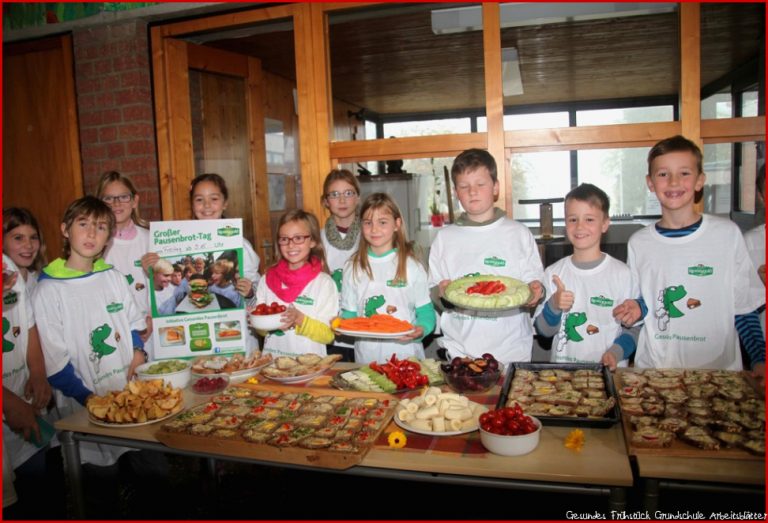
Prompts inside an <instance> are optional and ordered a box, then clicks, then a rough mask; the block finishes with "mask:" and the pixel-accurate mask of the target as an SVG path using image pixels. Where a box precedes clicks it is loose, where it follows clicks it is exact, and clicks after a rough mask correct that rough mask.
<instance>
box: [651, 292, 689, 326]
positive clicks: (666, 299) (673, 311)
mask: <svg viewBox="0 0 768 523" xmlns="http://www.w3.org/2000/svg"><path fill="white" fill-rule="evenodd" d="M687 294H688V292H687V291H686V290H685V287H683V286H682V285H672V286H670V287H667V288H666V289H662V290H660V291H659V298H658V302H659V306H658V308H657V309H656V311H655V313H654V316H655V317H656V319H657V320H658V325H659V330H660V331H665V330H667V328H668V327H669V320H670V319H672V318H682V317H683V316H685V314H683V312H682V311H681V310H680V309H678V308H677V306H676V305H675V302H676V301H678V300H682V299H683V298H684V297H685V296H686V295H687Z"/></svg>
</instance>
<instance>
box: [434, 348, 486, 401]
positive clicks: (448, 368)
mask: <svg viewBox="0 0 768 523" xmlns="http://www.w3.org/2000/svg"><path fill="white" fill-rule="evenodd" d="M440 372H441V373H442V375H443V379H445V382H446V383H448V385H450V386H451V388H452V389H453V390H455V391H456V392H485V391H486V390H488V389H490V388H491V387H493V386H494V385H495V384H496V383H497V382H498V381H499V376H501V369H500V368H499V362H498V361H497V360H496V358H494V357H493V355H492V354H489V353H485V354H483V356H482V357H480V358H469V357H465V358H459V357H456V358H453V359H452V360H451V361H450V362H448V363H443V364H442V365H440Z"/></svg>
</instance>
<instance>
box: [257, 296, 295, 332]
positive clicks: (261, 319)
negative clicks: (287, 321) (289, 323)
mask: <svg viewBox="0 0 768 523" xmlns="http://www.w3.org/2000/svg"><path fill="white" fill-rule="evenodd" d="M285 310H286V306H285V305H281V304H279V303H277V302H276V301H273V302H272V303H270V304H267V303H259V304H258V305H256V307H255V308H254V309H252V310H251V312H250V314H249V315H248V321H249V322H250V323H251V327H253V328H254V329H257V330H262V331H274V330H277V329H280V328H282V321H281V320H280V317H281V316H282V315H283V313H284V312H285Z"/></svg>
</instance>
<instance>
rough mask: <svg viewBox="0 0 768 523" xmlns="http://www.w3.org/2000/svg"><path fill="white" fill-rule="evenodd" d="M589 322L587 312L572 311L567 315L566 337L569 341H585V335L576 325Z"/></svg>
mask: <svg viewBox="0 0 768 523" xmlns="http://www.w3.org/2000/svg"><path fill="white" fill-rule="evenodd" d="M585 323H587V314H586V313H584V312H571V313H569V314H568V315H567V316H566V317H565V327H564V329H563V332H564V333H565V339H566V340H568V341H584V337H583V336H582V335H581V334H579V332H578V331H577V330H576V327H580V326H582V325H584V324H585Z"/></svg>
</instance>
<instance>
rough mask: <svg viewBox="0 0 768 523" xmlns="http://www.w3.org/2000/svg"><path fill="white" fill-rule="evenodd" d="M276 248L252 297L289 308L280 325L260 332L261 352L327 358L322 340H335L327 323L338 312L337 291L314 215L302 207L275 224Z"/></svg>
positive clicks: (328, 341)
mask: <svg viewBox="0 0 768 523" xmlns="http://www.w3.org/2000/svg"><path fill="white" fill-rule="evenodd" d="M275 246H276V249H275V250H276V253H275V254H276V257H277V262H276V263H275V264H274V265H273V266H272V267H270V268H269V269H267V272H266V274H265V275H264V278H262V280H261V281H260V282H259V285H258V287H257V288H256V301H257V303H266V304H269V305H271V304H272V303H273V302H276V303H277V304H279V305H286V306H287V307H288V308H287V310H286V311H285V312H284V313H283V314H282V317H281V319H282V328H281V329H279V330H276V331H272V332H268V333H263V334H264V336H265V338H264V352H265V353H266V352H269V353H272V354H274V355H275V356H286V355H296V354H305V353H308V352H311V353H314V354H318V355H321V356H325V355H326V354H327V352H326V347H325V346H326V344H328V343H331V342H332V341H333V331H332V330H331V327H330V323H331V320H332V319H333V318H334V317H335V316H336V314H337V312H338V310H339V308H338V306H339V293H338V291H337V290H336V284H335V283H334V281H333V279H332V278H331V277H330V276H329V275H328V265H327V264H326V261H325V250H324V249H323V243H322V241H321V240H320V226H319V224H318V222H317V218H315V216H314V215H313V214H310V213H308V212H305V211H303V210H301V209H294V210H292V211H288V212H287V213H285V214H284V215H283V216H282V217H281V218H280V221H279V223H278V227H277V234H276V235H275Z"/></svg>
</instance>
